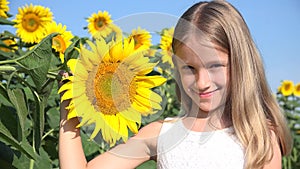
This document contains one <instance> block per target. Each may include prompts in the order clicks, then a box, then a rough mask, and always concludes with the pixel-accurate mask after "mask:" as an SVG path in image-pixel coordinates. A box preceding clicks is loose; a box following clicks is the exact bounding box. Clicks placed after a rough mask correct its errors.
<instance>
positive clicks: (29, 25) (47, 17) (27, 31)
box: [14, 4, 53, 43]
mask: <svg viewBox="0 0 300 169" xmlns="http://www.w3.org/2000/svg"><path fill="white" fill-rule="evenodd" d="M52 21H53V16H52V12H51V11H50V9H49V8H45V7H43V6H40V5H35V6H34V5H32V4H30V5H29V6H28V5H25V6H24V7H23V8H18V14H17V15H16V19H15V20H14V22H16V24H15V25H14V27H15V28H16V29H17V30H16V33H17V35H18V36H19V37H20V38H21V39H22V40H23V41H24V42H27V43H38V42H40V41H41V40H42V38H43V37H44V29H45V25H46V24H47V23H49V22H52Z"/></svg>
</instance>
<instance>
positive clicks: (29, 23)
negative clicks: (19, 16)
mask: <svg viewBox="0 0 300 169" xmlns="http://www.w3.org/2000/svg"><path fill="white" fill-rule="evenodd" d="M39 25H40V18H39V17H38V16H36V15H35V14H33V13H28V14H26V15H24V17H23V20H22V26H23V28H24V29H25V30H27V31H28V32H34V31H36V30H37V29H38V27H39Z"/></svg>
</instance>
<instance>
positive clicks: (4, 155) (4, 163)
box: [0, 141, 14, 169]
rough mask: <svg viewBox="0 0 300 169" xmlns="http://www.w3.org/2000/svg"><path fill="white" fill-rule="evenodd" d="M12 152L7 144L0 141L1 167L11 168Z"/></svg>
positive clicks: (4, 168)
mask: <svg viewBox="0 0 300 169" xmlns="http://www.w3.org/2000/svg"><path fill="white" fill-rule="evenodd" d="M13 157H14V153H13V151H12V149H10V147H9V146H7V145H5V144H4V143H2V142H1V141H0V166H1V168H3V169H12V168H13V166H12V161H13Z"/></svg>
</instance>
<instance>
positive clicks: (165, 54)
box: [159, 27, 174, 67]
mask: <svg viewBox="0 0 300 169" xmlns="http://www.w3.org/2000/svg"><path fill="white" fill-rule="evenodd" d="M173 34H174V27H172V28H168V29H164V30H163V32H162V35H161V39H160V45H159V47H160V48H161V54H162V62H163V63H166V62H167V63H169V64H170V65H171V67H173V62H172V54H173V51H172V40H173Z"/></svg>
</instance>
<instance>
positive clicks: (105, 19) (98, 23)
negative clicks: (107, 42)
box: [87, 11, 113, 38]
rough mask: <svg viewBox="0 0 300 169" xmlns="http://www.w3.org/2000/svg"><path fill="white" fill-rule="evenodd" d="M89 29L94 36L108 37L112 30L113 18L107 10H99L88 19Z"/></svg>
mask: <svg viewBox="0 0 300 169" xmlns="http://www.w3.org/2000/svg"><path fill="white" fill-rule="evenodd" d="M87 22H88V31H89V33H90V34H91V35H92V36H93V38H99V37H101V36H102V37H106V36H108V35H109V34H110V33H111V32H112V31H113V28H112V27H111V24H112V20H111V18H110V15H109V13H108V12H107V11H103V12H102V11H98V13H93V14H92V15H91V16H90V17H89V18H88V19H87Z"/></svg>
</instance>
